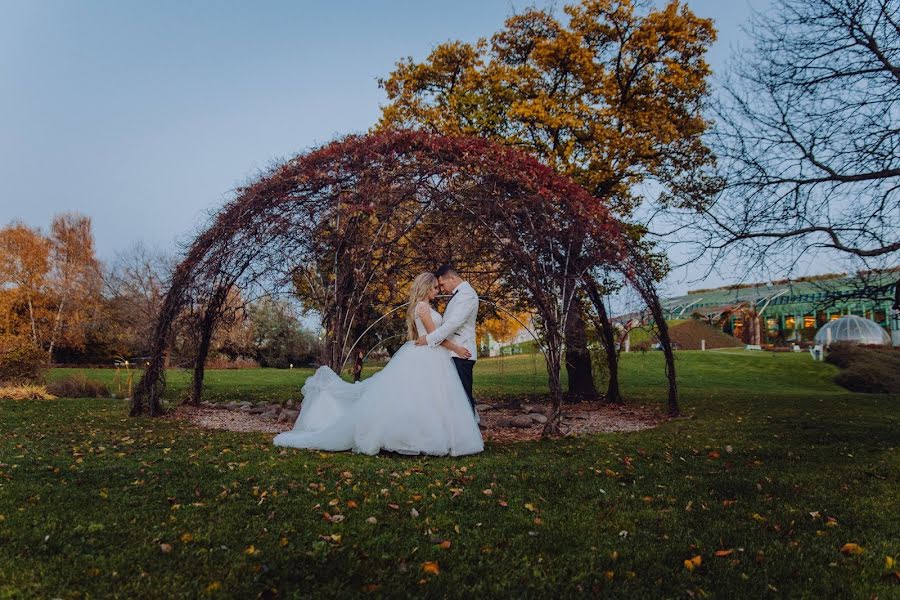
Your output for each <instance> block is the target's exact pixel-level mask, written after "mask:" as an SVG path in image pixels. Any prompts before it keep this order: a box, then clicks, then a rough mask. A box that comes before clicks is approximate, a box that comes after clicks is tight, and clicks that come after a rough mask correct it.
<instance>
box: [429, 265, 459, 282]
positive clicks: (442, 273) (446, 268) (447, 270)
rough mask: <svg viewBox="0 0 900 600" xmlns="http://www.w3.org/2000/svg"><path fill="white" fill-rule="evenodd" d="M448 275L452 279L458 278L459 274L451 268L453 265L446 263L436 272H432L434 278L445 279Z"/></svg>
mask: <svg viewBox="0 0 900 600" xmlns="http://www.w3.org/2000/svg"><path fill="white" fill-rule="evenodd" d="M448 275H450V276H453V277H459V273H458V272H457V270H456V269H454V268H453V265H451V264H449V263H447V264H443V265H441V266H440V267H438V270H437V271H435V272H434V276H435V277H437V278H438V279H440V278H441V277H447V276H448Z"/></svg>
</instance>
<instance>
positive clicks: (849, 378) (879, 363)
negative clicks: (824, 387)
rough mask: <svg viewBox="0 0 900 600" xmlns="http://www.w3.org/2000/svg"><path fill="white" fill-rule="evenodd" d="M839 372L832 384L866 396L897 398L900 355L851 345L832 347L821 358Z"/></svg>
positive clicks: (885, 350)
mask: <svg viewBox="0 0 900 600" xmlns="http://www.w3.org/2000/svg"><path fill="white" fill-rule="evenodd" d="M825 362H829V363H831V364H833V365H835V366H837V367H838V368H839V369H841V372H840V373H838V374H837V376H835V378H834V382H835V383H836V384H838V385H840V386H842V387H845V388H847V389H848V390H851V391H854V392H863V393H867V394H900V352H898V351H897V350H891V349H890V348H873V347H867V346H857V345H854V344H832V345H831V347H830V348H829V349H828V353H827V355H826V356H825Z"/></svg>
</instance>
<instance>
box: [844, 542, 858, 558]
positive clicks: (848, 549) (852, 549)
mask: <svg viewBox="0 0 900 600" xmlns="http://www.w3.org/2000/svg"><path fill="white" fill-rule="evenodd" d="M841 553H842V554H846V555H847V556H849V555H851V554H862V553H863V549H862V547H860V546H859V544H853V543H849V544H844V545H843V546H841Z"/></svg>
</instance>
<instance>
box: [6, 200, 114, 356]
mask: <svg viewBox="0 0 900 600" xmlns="http://www.w3.org/2000/svg"><path fill="white" fill-rule="evenodd" d="M101 281H102V279H101V273H100V265H99V263H98V262H97V259H96V257H95V256H94V242H93V234H92V233H91V222H90V219H88V218H87V217H84V216H81V215H77V214H74V213H66V214H62V215H57V216H56V217H54V219H53V223H52V226H51V230H50V234H49V235H48V236H45V235H43V234H42V233H41V232H40V231H39V230H36V229H32V228H29V227H27V226H25V225H22V224H13V225H9V226H7V227H5V228H4V229H3V230H0V284H2V285H0V287H2V294H0V295H2V298H3V302H2V306H3V309H4V323H3V327H4V330H5V331H6V332H8V333H12V334H18V335H28V336H29V337H30V338H31V339H32V341H33V343H34V344H35V345H37V346H39V347H40V348H43V349H44V350H45V351H46V352H47V354H48V355H49V358H50V359H52V358H53V356H54V351H55V350H56V349H57V348H58V346H60V345H66V346H69V347H75V348H78V347H82V346H83V345H84V341H85V335H86V332H87V330H88V328H89V327H91V326H92V324H93V322H94V321H95V320H96V319H97V316H98V310H99V307H100V297H101V295H100V294H101V287H102V283H101Z"/></svg>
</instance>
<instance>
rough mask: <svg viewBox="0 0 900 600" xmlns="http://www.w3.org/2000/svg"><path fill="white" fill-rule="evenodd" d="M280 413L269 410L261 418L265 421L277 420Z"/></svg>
mask: <svg viewBox="0 0 900 600" xmlns="http://www.w3.org/2000/svg"><path fill="white" fill-rule="evenodd" d="M279 412H280V411H278V410H277V409H276V410H272V409H269V410H267V411H266V412H264V413H262V414H261V415H259V416H260V417H262V418H263V419H277V418H278V413H279Z"/></svg>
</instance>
